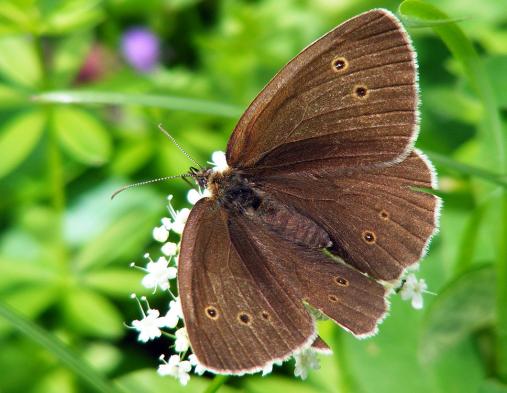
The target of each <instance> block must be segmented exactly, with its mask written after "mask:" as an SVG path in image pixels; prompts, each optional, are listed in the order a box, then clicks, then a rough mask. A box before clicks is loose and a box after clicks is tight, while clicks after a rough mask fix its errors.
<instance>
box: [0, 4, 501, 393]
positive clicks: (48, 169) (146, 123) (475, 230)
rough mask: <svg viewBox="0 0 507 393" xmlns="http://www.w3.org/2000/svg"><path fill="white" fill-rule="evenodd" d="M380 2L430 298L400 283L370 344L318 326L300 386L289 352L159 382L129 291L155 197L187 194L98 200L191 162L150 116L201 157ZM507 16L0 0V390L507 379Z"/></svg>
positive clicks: (459, 383)
mask: <svg viewBox="0 0 507 393" xmlns="http://www.w3.org/2000/svg"><path fill="white" fill-rule="evenodd" d="M375 7H387V8H389V9H391V10H392V11H395V12H396V11H397V12H398V14H399V15H400V16H401V17H402V20H403V21H404V23H405V24H406V26H407V28H408V29H409V32H410V34H411V36H412V38H413V40H414V44H415V47H416V49H417V52H418V58H419V63H420V77H421V81H420V82H421V96H422V103H423V105H422V129H421V135H420V138H419V140H418V142H417V144H418V147H420V148H421V149H423V150H425V151H427V152H428V153H429V154H428V155H429V156H430V157H431V158H432V160H433V161H434V163H435V164H436V166H437V170H438V172H439V175H440V185H441V186H440V190H439V195H440V196H442V198H443V200H444V211H443V214H442V217H441V230H440V234H439V236H438V237H437V239H436V240H435V241H434V242H433V244H432V247H431V249H430V252H429V255H428V256H427V257H426V258H425V261H424V262H423V263H422V264H421V271H420V275H421V276H422V277H424V278H426V280H427V282H428V284H429V289H430V290H431V291H432V292H435V293H436V296H430V295H428V296H427V297H426V298H425V300H426V302H427V303H428V306H427V307H425V308H424V310H423V311H421V312H417V311H414V310H412V309H411V308H410V307H409V305H408V304H406V303H403V302H401V301H400V299H399V297H398V296H397V295H393V296H392V297H391V303H392V304H391V311H390V316H389V317H388V318H387V319H386V321H385V322H384V323H383V324H382V325H381V327H380V333H379V334H378V335H377V336H375V337H373V338H370V339H367V340H356V339H355V338H353V337H352V336H350V335H349V334H347V333H346V332H343V331H341V330H340V329H339V328H337V327H335V326H334V325H333V324H332V323H331V322H329V321H322V322H319V325H320V332H321V335H322V336H323V338H324V339H325V340H326V342H328V343H329V344H331V346H332V347H333V349H334V352H335V354H334V355H333V356H327V357H322V359H321V365H322V368H321V370H320V371H317V372H313V373H312V374H311V375H310V377H309V378H308V380H307V381H305V382H302V381H299V380H295V379H294V378H293V377H291V370H290V369H289V367H287V366H285V365H284V366H282V367H278V368H277V367H275V371H274V373H273V374H271V375H269V376H266V377H259V376H247V377H242V378H230V379H227V380H225V379H224V380H221V379H216V380H215V382H214V383H213V382H212V379H210V377H212V376H211V375H205V376H203V377H193V378H192V380H191V381H190V383H189V385H188V386H187V387H186V388H183V387H181V386H180V385H179V383H178V381H176V380H174V379H172V378H170V377H165V378H162V377H160V376H158V375H157V374H156V372H155V367H156V366H157V357H158V356H159V354H160V353H161V352H165V353H167V348H161V347H160V346H159V347H156V346H144V345H141V344H137V343H136V342H135V335H134V334H132V333H131V332H130V331H129V330H128V329H126V327H125V326H124V324H123V321H131V320H133V319H137V318H139V311H138V309H137V307H136V305H135V303H133V302H132V301H131V300H130V299H129V294H130V293H132V292H136V293H139V294H143V293H145V292H144V291H146V290H145V289H144V290H143V288H141V287H140V280H141V277H142V273H141V272H139V271H137V270H133V269H129V268H128V265H129V263H130V262H131V261H137V263H138V264H143V263H144V262H143V261H142V255H143V253H144V252H145V251H146V250H149V249H150V248H151V247H153V246H154V244H152V240H151V231H152V228H153V227H154V226H156V225H159V222H160V221H159V220H160V218H161V217H163V215H164V211H163V209H164V204H165V197H166V195H167V194H169V193H170V194H174V195H175V198H174V200H175V203H176V205H178V204H181V205H183V204H184V201H185V192H186V185H185V184H184V183H183V182H181V181H178V180H175V181H173V182H168V183H162V184H157V185H152V186H147V187H143V188H138V189H134V190H130V191H129V192H126V193H123V194H121V195H120V196H119V197H118V198H116V199H115V200H114V201H113V202H111V201H110V199H109V196H110V195H111V193H112V192H113V191H114V190H115V189H117V188H118V187H120V186H121V185H123V184H125V183H131V182H135V181H139V180H143V179H150V178H156V177H161V176H167V175H172V174H178V173H182V172H184V171H186V170H187V169H188V166H189V165H191V163H190V162H188V160H187V159H186V158H185V157H184V156H183V155H182V154H181V153H180V152H179V151H178V150H177V149H176V147H175V146H173V145H172V144H171V143H170V142H168V141H167V140H166V139H165V138H164V137H163V135H161V134H160V132H159V131H158V130H157V126H158V124H160V123H161V124H163V125H164V127H165V128H166V129H168V130H169V131H170V132H171V134H172V135H174V136H175V137H176V139H177V140H178V142H179V143H180V144H182V145H183V146H184V147H185V149H186V150H187V151H189V153H190V154H191V155H192V156H193V157H195V158H196V159H197V160H198V161H199V162H202V163H204V162H206V160H208V159H209V157H210V153H211V152H213V151H215V150H224V149H225V144H226V141H227V138H228V136H229V134H230V132H231V130H232V128H233V127H234V124H235V122H236V121H237V120H238V118H239V116H240V115H241V112H242V110H243V109H244V108H245V107H246V105H248V103H249V102H250V101H251V100H252V99H253V97H254V96H255V95H256V94H257V93H258V92H259V91H260V89H261V88H262V87H263V85H264V84H265V83H266V82H267V81H269V79H270V78H271V77H272V76H273V75H274V74H275V73H276V72H277V71H278V70H279V69H280V68H281V67H282V66H283V65H284V64H285V63H286V62H287V61H288V60H289V59H290V58H291V57H292V56H294V55H295V54H297V53H298V51H299V50H301V49H302V48H303V47H305V46H306V45H307V44H308V43H309V42H312V41H313V40H315V39H316V38H318V37H319V36H320V35H321V34H323V33H325V32H326V31H328V30H329V29H331V28H332V27H333V26H335V25H336V24H338V23H339V22H341V21H343V20H344V19H346V18H348V17H350V16H353V15H354V14H357V13H359V12H362V11H365V10H367V9H370V8H375ZM437 7H438V8H437ZM444 11H445V12H444ZM133 25H143V26H147V27H150V28H151V29H152V30H153V31H154V32H155V33H156V34H157V35H158V36H159V38H160V40H161V42H162V58H161V62H160V64H159V65H158V66H157V67H155V68H154V69H153V70H152V71H151V72H148V73H140V72H137V71H136V70H135V69H133V68H132V67H130V66H129V65H128V64H127V63H126V61H125V60H124V59H123V57H122V55H121V53H120V47H121V37H122V34H123V32H124V31H125V30H126V29H127V28H128V27H131V26H133ZM505 26H507V7H505V5H504V4H503V2H501V1H496V0H484V1H482V2H477V1H472V0H431V1H430V0H428V1H426V2H423V1H419V0H407V1H404V2H400V1H397V0H364V1H361V2H358V1H354V0H343V1H340V2H334V1H328V0H317V1H310V0H302V1H291V0H259V1H247V0H241V1H232V0H220V1H215V2H212V1H202V0H178V1H172V0H171V1H163V0H145V1H142V2H139V1H135V0H107V1H106V0H104V1H99V0H94V1H85V0H63V1H53V0H40V1H34V0H22V1H19V0H4V1H0V53H2V56H1V57H0V195H2V197H1V198H0V223H1V224H0V348H2V349H1V350H0V370H1V371H0V391H1V392H3V393H17V392H19V391H26V392H44V393H46V392H72V393H74V392H76V393H78V392H88V391H98V392H111V393H112V392H132V393H134V392H136V393H144V392H169V391H170V392H180V391H181V392H204V391H205V390H206V389H208V391H210V392H211V391H214V390H215V389H220V391H224V392H234V391H245V392H271V391H273V392H278V391H284V390H287V391H291V392H292V391H294V392H317V391H318V392H329V393H332V392H336V393H356V392H357V393H368V392H374V393H383V392H385V393H388V392H389V393H392V392H401V391H409V392H416V393H417V392H436V393H440V392H442V393H444V392H445V393H447V392H460V393H461V392H465V393H468V392H470V393H476V392H479V393H500V392H506V391H507V197H506V196H505V195H506V192H507V191H506V189H505V188H506V185H507V175H506V171H507V162H506V156H505V153H504V151H505V149H506V147H507V138H506V132H507V129H506V127H507V122H506V121H507V116H506V115H507V112H506V110H507V93H506V92H507V44H506V42H507V29H506V28H505ZM85 64H86V67H85V66H84V65H85ZM87 67H88V68H87ZM85 71H86V72H85ZM168 300H169V299H167V298H164V297H162V296H159V297H156V299H155V301H156V302H160V304H166V303H167V301H168Z"/></svg>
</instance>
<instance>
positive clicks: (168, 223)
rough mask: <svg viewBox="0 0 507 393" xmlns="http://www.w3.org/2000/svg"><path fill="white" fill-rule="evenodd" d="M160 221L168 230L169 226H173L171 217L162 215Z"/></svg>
mask: <svg viewBox="0 0 507 393" xmlns="http://www.w3.org/2000/svg"><path fill="white" fill-rule="evenodd" d="M160 221H162V225H163V226H164V228H165V229H167V230H168V231H170V230H171V228H172V227H173V222H172V221H171V219H170V218H169V217H163V218H162V220H160Z"/></svg>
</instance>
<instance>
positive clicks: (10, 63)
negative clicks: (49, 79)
mask: <svg viewBox="0 0 507 393" xmlns="http://www.w3.org/2000/svg"><path fill="white" fill-rule="evenodd" d="M0 53H2V56H0V74H2V75H3V76H5V78H7V79H9V80H10V81H12V82H14V83H16V84H19V85H21V86H25V87H29V88H32V89H34V88H36V87H37V86H38V85H39V84H40V82H41V80H42V68H41V64H40V61H39V58H38V56H37V51H36V49H35V44H34V42H33V40H31V39H30V38H27V37H24V36H14V37H2V38H0Z"/></svg>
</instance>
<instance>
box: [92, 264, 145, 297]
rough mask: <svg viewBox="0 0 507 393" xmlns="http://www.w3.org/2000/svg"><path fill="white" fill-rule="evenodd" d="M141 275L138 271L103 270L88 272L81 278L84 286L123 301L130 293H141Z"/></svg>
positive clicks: (125, 269)
mask: <svg viewBox="0 0 507 393" xmlns="http://www.w3.org/2000/svg"><path fill="white" fill-rule="evenodd" d="M142 277H143V274H142V273H141V272H140V271H137V270H133V269H129V268H127V267H125V268H123V269H121V268H120V269H113V268H110V269H104V270H98V271H90V272H87V273H86V274H85V276H84V277H83V282H84V284H85V285H87V286H89V287H91V288H94V289H96V290H98V291H100V292H102V293H105V294H107V295H109V296H116V297H118V298H121V299H125V297H126V296H127V295H129V294H130V293H132V292H135V293H138V292H140V291H142V290H143V289H142V287H141V284H140V283H141V280H142Z"/></svg>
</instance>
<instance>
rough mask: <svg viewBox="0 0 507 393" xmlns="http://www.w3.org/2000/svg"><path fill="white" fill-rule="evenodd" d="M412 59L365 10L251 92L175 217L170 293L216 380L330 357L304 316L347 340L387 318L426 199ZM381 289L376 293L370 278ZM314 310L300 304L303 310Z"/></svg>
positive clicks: (389, 28)
mask: <svg viewBox="0 0 507 393" xmlns="http://www.w3.org/2000/svg"><path fill="white" fill-rule="evenodd" d="M417 107H418V91H417V65H416V60H415V53H414V50H413V48H412V45H411V43H410V39H409V37H408V35H407V33H406V32H405V30H404V28H403V27H402V25H401V24H400V22H399V21H398V20H397V19H396V17H395V16H394V15H393V14H391V13H390V12H388V11H386V10H372V11H369V12H366V13H364V14H361V15H359V16H357V17H355V18H352V19H350V20H348V21H346V22H344V23H343V24H341V25H339V26H338V27H336V28H335V29H334V30H332V31H331V32H329V33H328V34H326V35H325V36H324V37H322V38H320V39H319V40H317V41H316V42H315V43H313V44H312V45H310V46H309V47H307V48H306V49H305V50H303V52H301V53H300V54H299V55H298V56H296V57H295V58H294V59H293V60H292V61H290V62H289V63H288V64H287V65H286V66H285V67H284V68H283V69H282V70H281V71H280V72H279V73H278V74H277V75H276V76H275V77H274V78H273V79H272V80H271V82H269V83H268V85H267V86H266V87H265V88H264V89H263V90H262V92H261V93H260V94H259V95H258V96H257V98H256V99H255V100H254V101H253V103H252V104H251V105H250V106H249V107H248V109H247V110H246V112H245V114H244V115H243V116H242V117H241V119H240V120H239V123H238V125H237V126H236V128H235V129H234V132H233V133H232V136H231V138H230V140H229V143H228V145H227V153H226V157H227V163H228V166H229V168H228V169H225V170H224V171H213V170H211V169H202V170H193V171H191V173H190V175H191V176H192V177H194V179H195V180H196V181H197V182H198V184H199V185H200V186H202V187H207V189H208V190H209V191H210V193H211V197H208V198H204V199H201V200H200V201H199V202H198V203H197V204H196V205H195V207H194V208H193V209H192V211H191V213H190V216H189V218H188V221H187V223H186V226H185V229H184V232H183V237H182V243H181V254H180V257H179V266H178V283H179V284H178V286H179V296H180V298H181V304H182V309H183V315H184V321H185V326H186V329H187V332H188V337H189V339H190V343H191V347H192V351H193V352H194V354H195V355H196V357H197V359H198V360H199V362H200V363H201V364H202V365H203V366H204V367H206V368H207V369H209V370H211V371H213V372H216V373H227V374H242V373H250V372H256V371H260V370H262V369H263V368H264V367H266V366H268V365H269V364H271V363H273V362H275V361H277V360H282V359H286V358H287V357H289V356H290V355H291V354H293V353H294V352H295V351H297V350H299V349H302V348H305V347H309V346H313V347H314V348H316V349H320V350H328V349H329V348H328V347H327V345H326V344H325V343H324V342H323V341H322V340H321V339H320V338H319V337H318V336H317V332H316V328H315V320H314V317H313V316H312V315H313V314H314V312H315V311H316V310H318V312H320V313H321V314H324V315H325V316H327V317H329V318H330V319H332V320H334V321H335V322H336V323H337V324H339V325H340V326H342V327H343V328H344V329H346V330H348V331H350V332H351V333H352V334H354V335H355V336H358V337H366V336H369V335H372V334H374V333H375V332H376V330H377V325H378V323H379V321H381V320H382V318H383V317H384V316H385V314H386V311H387V307H388V305H387V302H386V295H387V292H388V289H386V286H385V285H384V284H385V282H394V281H395V280H398V279H399V278H400V277H401V275H402V274H403V273H404V271H405V269H406V268H407V267H409V266H413V265H414V264H415V263H417V262H418V261H419V259H420V258H421V256H422V255H423V254H424V252H425V250H426V248H427V245H428V242H429V240H430V239H431V237H432V235H433V234H434V232H435V230H436V227H437V215H438V211H439V199H438V198H437V197H435V196H434V195H431V194H429V193H425V192H421V191H416V190H415V189H414V188H419V189H421V188H433V187H435V182H436V178H435V174H434V171H433V170H432V166H431V164H430V162H429V161H428V159H427V158H425V157H424V156H423V155H422V154H421V153H420V152H418V151H417V150H414V149H413V143H414V141H415V139H416V137H417V133H418V128H419V126H418V112H417ZM383 283H384V284H383ZM312 309H313V310H312Z"/></svg>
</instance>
